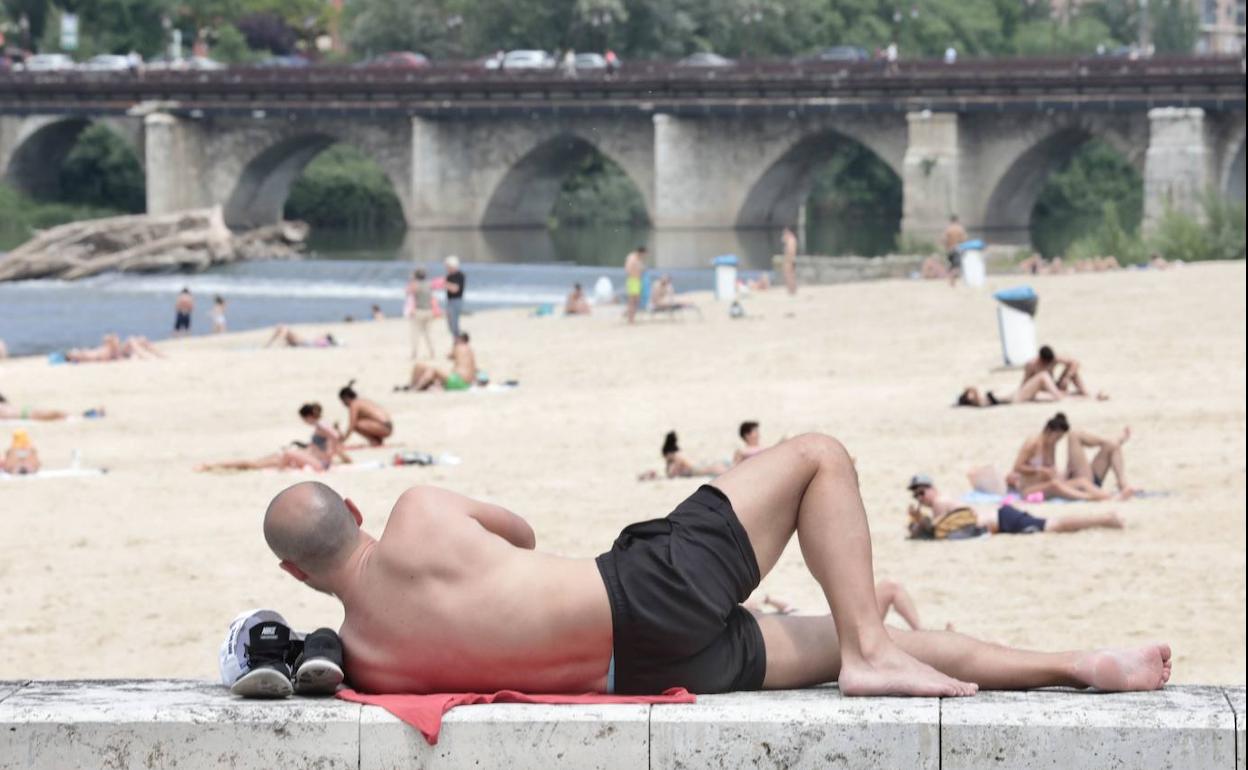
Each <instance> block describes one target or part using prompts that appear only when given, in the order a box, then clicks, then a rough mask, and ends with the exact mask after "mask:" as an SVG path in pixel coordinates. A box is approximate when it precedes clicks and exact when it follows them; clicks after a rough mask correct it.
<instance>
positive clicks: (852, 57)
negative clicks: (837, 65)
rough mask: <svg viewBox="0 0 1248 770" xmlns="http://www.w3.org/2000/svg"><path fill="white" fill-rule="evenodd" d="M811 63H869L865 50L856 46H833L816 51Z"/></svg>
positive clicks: (869, 55)
mask: <svg viewBox="0 0 1248 770" xmlns="http://www.w3.org/2000/svg"><path fill="white" fill-rule="evenodd" d="M810 60H811V61H871V54H870V53H868V52H867V49H865V48H862V47H860V46H856V45H834V46H830V47H828V48H825V49H823V50H822V51H817V52H816V53H815V54H813V55H812V56H811V57H810Z"/></svg>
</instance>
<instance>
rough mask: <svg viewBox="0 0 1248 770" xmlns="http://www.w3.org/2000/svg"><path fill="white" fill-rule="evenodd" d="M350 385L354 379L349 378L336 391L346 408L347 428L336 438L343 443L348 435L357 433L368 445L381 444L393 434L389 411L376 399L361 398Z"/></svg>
mask: <svg viewBox="0 0 1248 770" xmlns="http://www.w3.org/2000/svg"><path fill="white" fill-rule="evenodd" d="M352 385H355V380H351V381H350V382H348V383H347V384H346V387H344V388H343V389H342V390H340V391H338V399H339V400H340V401H342V405H343V406H345V407H346V408H347V410H348V416H347V429H346V430H345V431H343V432H342V433H341V434H340V435H339V436H338V439H339V440H340V441H342V442H344V443H345V442H346V440H347V437H348V436H350V435H351V434H352V433H358V434H360V435H361V436H363V437H364V439H365V440H366V441H368V443H369V445H371V446H381V445H382V444H383V443H384V442H385V440H386V439H388V438H390V436H391V435H393V434H394V422H393V421H392V420H391V419H390V413H389V412H387V411H386V410H385V409H383V408H382V407H381V406H380V405H379V404H378V403H377V402H376V401H370V400H369V399H367V398H361V397H360V395H359V394H358V393H356V392H355V389H354V388H353V387H351V386H352ZM334 427H337V425H335V426H334Z"/></svg>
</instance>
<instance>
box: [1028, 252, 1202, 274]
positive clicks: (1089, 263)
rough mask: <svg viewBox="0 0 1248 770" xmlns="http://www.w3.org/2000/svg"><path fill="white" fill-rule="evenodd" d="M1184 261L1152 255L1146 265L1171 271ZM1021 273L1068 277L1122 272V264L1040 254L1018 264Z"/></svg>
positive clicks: (1105, 258) (1108, 258)
mask: <svg viewBox="0 0 1248 770" xmlns="http://www.w3.org/2000/svg"><path fill="white" fill-rule="evenodd" d="M1182 264H1183V262H1182V260H1177V259H1176V260H1168V259H1166V258H1165V257H1163V256H1161V255H1160V254H1156V253H1154V254H1151V255H1150V256H1149V258H1148V261H1147V262H1146V263H1144V266H1147V267H1149V268H1151V269H1153V270H1169V269H1170V268H1172V267H1178V266H1180V265H1182ZM1018 269H1019V271H1020V272H1023V273H1027V274H1028V275H1067V274H1069V273H1104V272H1110V271H1113V270H1121V269H1122V263H1121V262H1119V261H1118V258H1117V257H1115V256H1113V255H1109V256H1103V257H1089V258H1087V259H1075V260H1066V259H1063V258H1062V257H1060V256H1056V257H1052V258H1050V259H1045V258H1044V257H1042V256H1040V255H1039V254H1032V255H1031V256H1030V257H1027V258H1026V259H1024V260H1023V261H1021V262H1019V263H1018Z"/></svg>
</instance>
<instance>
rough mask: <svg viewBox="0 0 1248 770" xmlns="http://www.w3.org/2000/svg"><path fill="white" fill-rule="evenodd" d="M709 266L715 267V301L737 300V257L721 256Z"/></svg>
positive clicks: (731, 255) (730, 255)
mask: <svg viewBox="0 0 1248 770" xmlns="http://www.w3.org/2000/svg"><path fill="white" fill-rule="evenodd" d="M711 264H712V265H714V266H715V299H718V300H721V301H724V302H732V301H733V300H735V299H736V298H737V255H736V254H721V255H720V256H718V257H715V258H714V259H712V260H711Z"/></svg>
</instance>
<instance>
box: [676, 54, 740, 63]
mask: <svg viewBox="0 0 1248 770" xmlns="http://www.w3.org/2000/svg"><path fill="white" fill-rule="evenodd" d="M736 64H737V63H736V62H735V61H733V60H732V59H729V58H728V57H726V56H720V55H719V54H717V53H713V52H711V51H699V52H698V53H694V54H689V55H688V56H686V57H685V58H683V59H681V60H680V61H678V62H676V66H677V67H735V66H736Z"/></svg>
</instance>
